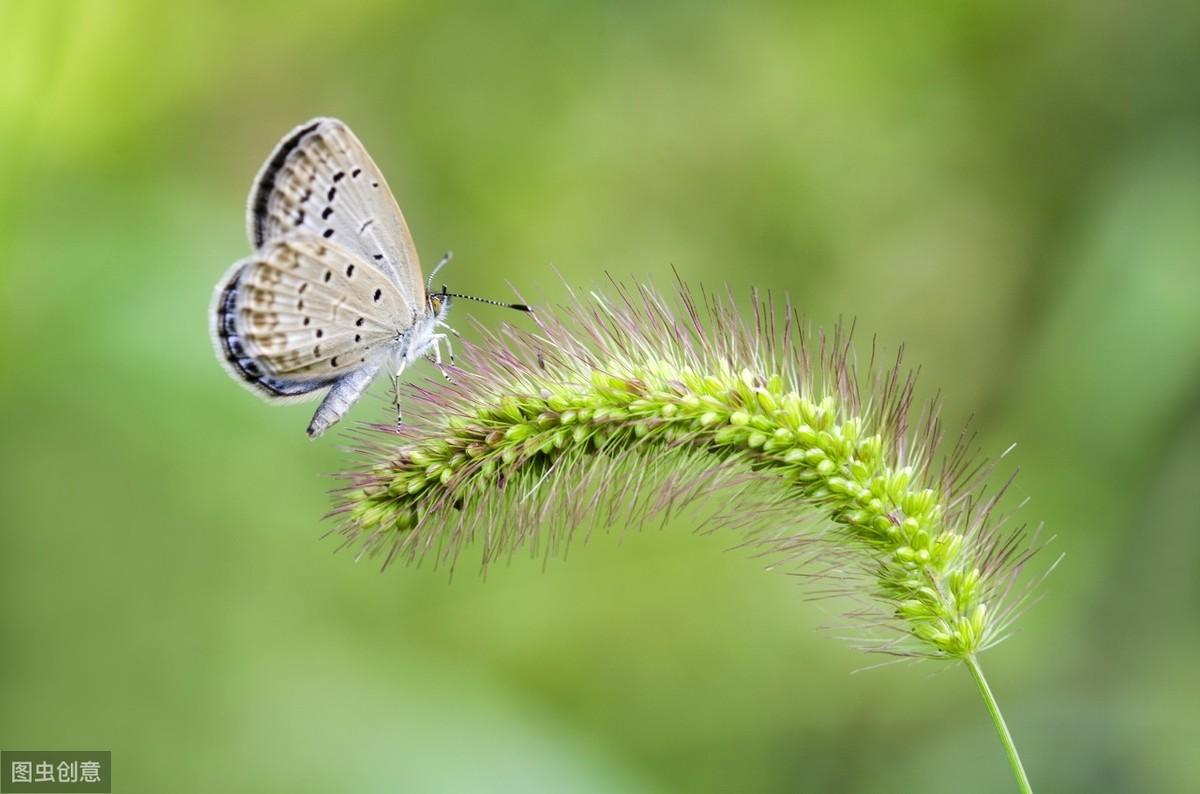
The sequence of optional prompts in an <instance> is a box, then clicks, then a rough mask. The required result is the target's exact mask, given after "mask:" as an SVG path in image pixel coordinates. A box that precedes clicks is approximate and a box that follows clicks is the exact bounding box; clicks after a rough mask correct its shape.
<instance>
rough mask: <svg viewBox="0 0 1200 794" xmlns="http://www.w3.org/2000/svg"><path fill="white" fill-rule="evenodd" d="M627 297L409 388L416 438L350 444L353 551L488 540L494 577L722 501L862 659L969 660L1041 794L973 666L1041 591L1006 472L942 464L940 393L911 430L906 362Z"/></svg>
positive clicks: (583, 308) (724, 307)
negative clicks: (804, 582) (354, 461)
mask: <svg viewBox="0 0 1200 794" xmlns="http://www.w3.org/2000/svg"><path fill="white" fill-rule="evenodd" d="M615 292H616V297H615V298H606V297H603V296H601V295H597V294H592V295H589V296H587V297H583V298H580V297H576V296H572V303H571V304H570V305H568V306H566V307H561V308H559V309H557V310H554V311H549V312H543V311H540V310H539V312H538V313H537V314H535V315H534V318H535V321H536V323H537V330H536V331H534V332H528V331H522V330H518V329H516V328H514V327H512V326H505V327H504V328H503V329H502V330H501V331H499V332H497V333H494V334H488V333H487V332H486V331H485V332H484V333H485V335H486V336H487V338H486V341H485V343H484V344H483V345H481V346H468V347H467V350H466V351H465V354H464V355H463V356H462V357H461V358H460V361H463V362H464V367H463V369H462V370H455V371H454V381H453V382H452V383H444V384H443V383H431V384H430V385H426V386H423V387H418V386H412V387H410V389H411V391H412V393H413V396H414V397H415V398H416V399H410V400H408V402H407V403H406V404H408V405H412V404H413V403H416V406H415V408H414V409H412V410H410V411H406V419H407V418H413V420H414V421H412V423H411V424H407V425H405V426H403V427H402V428H400V429H399V430H397V429H395V428H393V427H390V426H379V427H376V428H375V429H374V430H370V431H367V432H365V433H362V434H360V437H359V442H360V443H359V446H358V452H359V460H360V466H359V468H358V469H357V470H355V471H352V472H349V473H348V474H346V475H345V476H346V477H347V478H348V480H349V485H348V487H346V488H345V489H343V490H341V491H340V492H339V496H338V498H339V504H338V507H337V508H336V509H335V511H334V512H335V514H337V515H338V516H339V517H340V524H339V527H338V530H337V531H339V532H340V533H341V534H342V535H343V536H344V537H345V543H346V544H348V545H349V544H358V545H359V547H360V554H365V555H376V554H380V553H382V554H384V565H385V566H386V565H387V564H389V563H391V562H392V561H393V560H395V559H401V560H404V561H407V562H415V561H418V560H420V559H422V558H424V557H427V556H432V557H433V558H434V559H435V561H436V562H438V563H442V564H448V565H453V564H454V563H455V562H456V561H457V559H458V557H459V555H460V554H461V552H462V551H463V549H464V548H465V547H466V546H467V545H468V544H470V543H473V542H479V543H480V544H481V546H482V559H483V564H484V565H485V566H486V565H487V564H488V563H490V562H491V561H493V560H495V559H496V558H498V557H501V556H503V555H510V554H512V553H514V552H515V551H517V550H518V549H521V548H522V547H527V548H529V550H530V551H531V552H532V553H538V552H539V550H540V551H541V553H544V554H547V555H551V554H555V553H562V552H563V551H565V549H566V547H567V545H568V544H569V542H570V541H571V540H572V537H573V535H574V534H576V532H577V530H578V528H579V527H581V526H589V527H590V526H595V525H597V524H601V525H612V524H613V523H614V522H618V521H621V520H624V521H626V522H628V523H632V524H641V523H642V522H644V521H646V520H648V519H652V518H665V516H666V515H667V514H668V513H669V511H671V510H672V509H675V510H678V509H684V508H688V509H689V510H696V509H699V506H710V507H711V506H715V509H716V512H715V513H714V514H712V515H708V516H706V517H705V518H704V520H703V522H702V525H703V526H706V527H708V528H716V527H720V528H732V529H737V530H739V531H740V532H742V533H743V536H744V537H745V539H746V542H747V543H748V544H751V545H753V546H755V547H756V548H757V549H758V550H760V551H761V552H763V553H765V554H767V555H770V556H771V557H773V558H774V559H775V560H776V561H777V562H781V563H786V564H788V565H789V567H794V568H797V569H799V570H800V572H801V573H802V575H804V576H807V577H809V578H811V579H812V580H814V581H815V582H816V583H817V587H818V588H820V592H821V593H822V594H825V593H828V594H832V595H839V596H844V597H847V598H849V599H851V600H852V601H853V602H854V603H855V604H856V606H855V608H854V609H853V611H852V612H851V613H850V614H851V615H852V616H853V618H854V619H855V622H856V623H858V624H860V625H861V626H862V627H863V628H864V629H865V630H864V631H862V632H860V634H862V635H864V636H862V637H859V638H856V639H858V641H859V643H860V644H862V645H863V646H864V647H865V648H866V649H868V650H871V651H875V652H881V653H886V654H894V655H900V656H919V657H927V658H933V659H942V660H960V661H963V662H965V663H966V664H967V666H968V668H969V669H970V670H971V672H972V674H973V675H975V677H976V681H977V683H979V684H980V691H981V693H984V694H985V702H987V703H989V710H991V712H992V714H993V718H994V719H996V720H997V722H996V727H997V730H998V731H999V732H1000V734H1001V739H1002V740H1003V741H1004V742H1005V746H1006V749H1007V750H1008V751H1009V757H1010V760H1011V761H1012V762H1013V764H1014V773H1015V774H1016V775H1017V779H1018V782H1019V783H1021V785H1022V787H1023V790H1028V789H1027V786H1028V781H1027V780H1025V778H1024V772H1023V770H1021V768H1020V762H1019V759H1017V757H1016V751H1015V748H1014V747H1013V746H1012V742H1011V737H1008V733H1007V729H1006V728H1003V719H1002V718H1001V717H1000V715H999V711H998V709H993V708H992V706H993V705H994V702H995V701H994V699H992V698H991V693H990V690H988V689H987V687H986V681H984V680H983V678H982V671H981V670H979V667H978V664H977V661H976V654H978V653H979V652H980V651H982V650H985V649H986V648H989V647H991V646H992V645H995V644H996V643H998V642H999V641H1001V640H1002V639H1003V638H1004V637H1005V636H1006V630H1007V628H1008V627H1009V625H1010V624H1011V623H1012V621H1013V620H1014V618H1015V617H1016V616H1017V614H1018V613H1019V612H1020V611H1021V609H1022V608H1023V607H1024V606H1026V605H1027V603H1028V599H1029V597H1030V596H1031V594H1032V592H1033V590H1034V588H1033V586H1032V585H1025V586H1021V587H1018V586H1016V583H1017V578H1018V574H1019V573H1020V572H1021V569H1022V568H1023V567H1024V565H1025V563H1026V562H1027V561H1028V560H1029V558H1030V556H1031V555H1032V554H1033V553H1034V552H1035V551H1036V549H1037V544H1036V540H1035V538H1033V537H1032V536H1031V533H1028V532H1027V531H1026V529H1025V528H1024V527H1020V528H1016V529H1011V530H1006V529H1004V528H1003V526H1004V520H1003V518H1002V517H1000V516H997V515H995V508H996V504H997V501H998V499H999V498H1000V496H1001V495H1002V494H1003V493H1004V491H1005V489H1006V488H1007V487H1008V484H1009V483H1010V482H1011V478H1010V479H1009V480H1008V481H1007V482H1004V483H1002V484H1001V485H1000V487H999V488H998V489H996V490H995V492H994V493H989V492H988V491H987V490H986V488H987V485H988V480H989V475H990V474H991V471H992V468H993V466H992V465H991V464H990V463H988V462H986V461H984V462H976V461H974V460H973V456H972V455H971V454H970V449H969V448H970V445H971V443H972V439H971V437H969V436H968V435H967V434H965V433H964V434H963V435H961V436H960V437H959V439H958V442H957V443H956V444H954V445H953V447H952V448H951V449H949V451H948V452H946V453H945V454H944V455H939V454H938V450H939V436H940V429H939V422H938V418H937V413H938V411H937V408H938V404H937V403H938V401H937V400H936V399H935V400H933V401H932V402H930V403H929V405H928V406H927V407H926V408H925V409H924V410H922V411H920V412H919V414H916V415H914V413H913V390H914V383H915V375H914V374H913V373H911V372H907V371H905V370H904V369H903V368H902V366H901V362H900V356H899V355H897V356H896V358H895V359H894V361H892V362H891V363H890V364H882V363H881V362H880V361H879V360H878V359H877V358H876V355H875V351H874V346H872V353H871V357H870V360H869V361H868V363H867V364H866V366H865V367H864V368H863V369H862V370H861V371H860V368H859V366H858V363H857V360H856V356H855V354H854V351H853V350H852V347H851V336H852V333H851V330H847V329H844V328H842V327H838V328H836V329H835V330H834V331H833V333H832V334H831V335H825V334H822V333H815V334H814V333H813V332H812V331H811V330H810V329H809V328H808V326H807V325H806V324H805V323H804V322H803V321H802V319H801V318H800V316H799V314H798V313H797V312H796V311H795V309H794V308H793V307H791V305H790V304H787V305H785V306H783V307H781V308H779V309H777V308H776V307H775V306H774V305H773V301H772V299H771V298H770V297H768V298H767V299H766V300H765V301H764V300H761V299H760V298H759V296H757V295H755V296H754V301H753V314H752V319H751V320H749V321H747V320H744V319H743V318H742V315H740V314H739V312H738V310H737V307H736V305H735V302H734V300H733V298H732V296H730V295H726V296H724V297H718V296H715V295H712V294H707V293H704V292H701V293H700V294H699V296H698V297H697V295H696V294H695V293H693V292H692V291H690V290H689V289H687V288H686V287H685V286H683V285H679V286H678V288H677V294H676V296H675V299H676V300H675V301H674V303H675V304H676V308H675V309H673V308H672V307H671V305H670V304H669V303H668V301H667V299H666V298H665V297H664V296H663V295H661V294H660V293H658V292H656V291H654V290H652V289H650V288H648V287H644V286H634V287H632V288H626V287H623V286H622V285H615ZM414 415H415V416H414ZM717 491H720V492H721V493H720V494H719V496H718V497H717V498H714V493H715V492H717ZM1002 728H1003V730H1001V729H1002Z"/></svg>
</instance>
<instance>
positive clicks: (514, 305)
mask: <svg viewBox="0 0 1200 794" xmlns="http://www.w3.org/2000/svg"><path fill="white" fill-rule="evenodd" d="M441 294H442V295H445V296H446V297H449V298H463V299H464V300H469V301H478V302H479V303H488V304H491V305H492V306H499V307H500V308H502V309H516V310H517V311H519V312H529V313H530V314H533V309H531V308H529V307H528V306H526V305H525V304H524V303H504V302H503V301H494V300H488V299H487V298H476V297H475V296H474V295H461V294H459V293H457V292H447V291H446V285H445V284H443V285H442V292H441Z"/></svg>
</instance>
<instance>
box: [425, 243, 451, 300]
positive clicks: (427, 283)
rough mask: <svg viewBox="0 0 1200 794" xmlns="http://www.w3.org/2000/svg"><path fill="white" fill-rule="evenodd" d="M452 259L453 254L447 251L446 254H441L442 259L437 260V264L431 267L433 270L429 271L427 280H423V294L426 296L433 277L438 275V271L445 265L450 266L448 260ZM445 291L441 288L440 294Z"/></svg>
mask: <svg viewBox="0 0 1200 794" xmlns="http://www.w3.org/2000/svg"><path fill="white" fill-rule="evenodd" d="M453 258H454V252H453V251H447V252H446V253H444V254H442V258H441V259H439V260H438V262H437V264H436V265H434V266H433V270H431V271H429V278H427V279H425V294H426V295H428V294H429V288H430V287H432V286H433V278H434V276H436V275H437V274H438V271H439V270H441V269H442V268H444V267H445V266H446V265H448V264H450V260H451V259H453ZM445 291H446V288H445V287H443V288H442V292H445Z"/></svg>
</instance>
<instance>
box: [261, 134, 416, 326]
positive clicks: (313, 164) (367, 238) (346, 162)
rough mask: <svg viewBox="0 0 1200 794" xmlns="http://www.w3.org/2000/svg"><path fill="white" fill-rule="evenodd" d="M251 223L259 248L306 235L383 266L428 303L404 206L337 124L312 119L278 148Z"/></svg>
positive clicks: (408, 292)
mask: <svg viewBox="0 0 1200 794" xmlns="http://www.w3.org/2000/svg"><path fill="white" fill-rule="evenodd" d="M247 225H248V227H249V228H248V231H249V235H250V241H251V244H252V245H253V246H254V247H255V248H258V247H260V246H263V245H265V244H266V243H268V242H270V241H271V240H273V239H275V238H277V237H281V236H283V235H285V234H288V233H291V232H293V231H299V230H307V231H309V232H311V233H312V234H313V235H315V236H317V237H319V238H321V239H323V240H328V241H330V242H332V243H335V244H338V245H340V246H342V247H344V248H345V249H346V250H348V251H351V252H352V253H354V254H357V255H358V256H359V257H361V258H362V259H363V260H364V261H366V262H368V263H370V264H372V265H374V266H376V267H378V268H379V269H380V270H381V271H382V272H384V273H386V274H387V275H388V276H389V278H390V279H391V280H392V281H393V282H394V283H395V285H396V286H397V287H398V288H399V289H400V291H401V292H402V293H404V297H405V298H406V300H407V301H408V302H409V303H410V304H413V305H420V304H421V303H423V302H424V299H425V289H424V284H423V283H422V276H421V264H420V261H419V260H418V258H417V252H416V248H415V246H414V245H413V241H412V236H411V235H410V234H409V231H408V225H407V224H406V223H405V221H404V216H403V215H402V214H401V212H400V207H399V205H397V203H396V199H395V198H394V197H393V195H392V192H391V190H390V189H389V188H388V185H387V182H386V180H385V179H384V177H383V173H382V172H381V171H380V170H379V167H378V166H377V165H375V161H374V160H372V159H371V156H370V155H369V154H367V150H366V148H364V147H363V145H362V142H361V141H359V140H358V137H357V136H355V134H354V133H353V132H351V131H350V128H349V127H347V126H346V125H345V124H344V123H343V122H341V121H339V120H338V119H332V118H317V119H313V120H312V121H309V122H307V123H306V124H302V125H300V126H299V127H297V128H296V129H294V130H293V131H292V132H291V133H289V134H288V135H287V136H285V137H284V139H283V140H282V141H281V142H280V143H279V145H278V146H276V148H275V151H274V152H272V154H271V156H270V157H269V158H268V159H267V162H266V163H265V164H264V165H263V167H262V169H261V170H260V171H259V174H258V176H257V178H256V179H255V180H254V186H253V187H252V188H251V192H250V201H249V209H248V218H247Z"/></svg>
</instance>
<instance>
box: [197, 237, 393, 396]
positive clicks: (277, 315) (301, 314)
mask: <svg viewBox="0 0 1200 794" xmlns="http://www.w3.org/2000/svg"><path fill="white" fill-rule="evenodd" d="M214 311H215V314H216V318H215V319H216V325H217V327H216V335H217V341H218V346H219V348H220V349H221V351H222V352H223V354H224V356H225V358H226V361H227V363H228V364H229V365H230V366H231V367H232V368H233V369H234V370H235V371H236V374H239V375H240V376H241V377H242V379H243V380H245V381H247V382H249V383H250V384H251V385H252V386H253V387H254V388H255V389H256V390H257V391H259V392H260V393H263V394H265V395H266V396H268V397H292V396H297V395H298V394H305V393H307V392H311V391H315V390H317V389H320V388H323V387H325V386H329V385H331V384H332V383H333V382H334V381H336V380H338V379H340V378H342V377H344V376H345V375H347V374H348V373H350V372H352V371H354V370H357V369H360V368H364V367H368V366H369V365H373V364H377V363H378V362H379V361H381V360H382V358H383V357H384V356H386V354H387V352H388V345H389V344H392V343H394V342H395V340H396V339H397V338H398V336H399V335H402V334H403V333H404V331H405V329H407V328H408V327H410V326H411V325H412V323H413V319H414V317H415V314H414V311H415V309H414V307H413V306H412V305H411V304H410V303H408V301H407V300H406V299H405V297H404V295H403V294H401V292H400V290H399V289H397V288H396V286H395V284H393V283H392V281H391V280H390V279H389V278H388V277H387V276H386V275H385V274H384V273H383V272H382V271H380V270H378V269H376V268H375V267H372V266H371V265H370V264H368V263H367V262H364V261H363V260H362V258H361V257H360V256H358V255H357V254H355V253H353V252H351V251H348V250H347V249H345V248H343V247H342V246H340V245H336V244H334V243H333V242H332V241H330V240H325V239H322V238H319V237H314V236H313V235H312V234H311V233H309V232H298V233H297V232H293V233H292V234H289V235H287V236H285V237H280V238H278V239H275V240H273V241H271V242H268V243H267V244H266V245H264V246H263V247H262V248H260V249H259V250H258V251H257V252H256V253H255V254H254V255H253V256H250V257H248V258H247V259H244V260H242V261H241V262H239V263H238V264H237V265H235V266H234V268H233V269H232V270H231V271H230V275H229V276H227V278H226V280H225V281H224V282H222V284H220V285H219V286H218V294H217V300H216V306H215V307H214ZM235 353H236V355H234V354H235ZM249 376H254V377H255V378H257V380H256V381H251V379H250V377H249Z"/></svg>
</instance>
